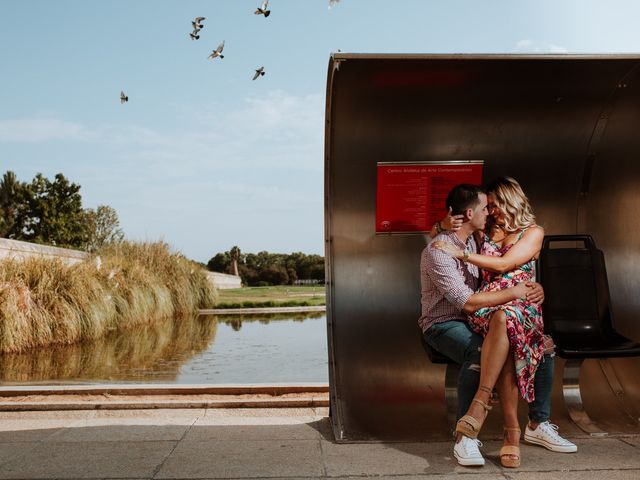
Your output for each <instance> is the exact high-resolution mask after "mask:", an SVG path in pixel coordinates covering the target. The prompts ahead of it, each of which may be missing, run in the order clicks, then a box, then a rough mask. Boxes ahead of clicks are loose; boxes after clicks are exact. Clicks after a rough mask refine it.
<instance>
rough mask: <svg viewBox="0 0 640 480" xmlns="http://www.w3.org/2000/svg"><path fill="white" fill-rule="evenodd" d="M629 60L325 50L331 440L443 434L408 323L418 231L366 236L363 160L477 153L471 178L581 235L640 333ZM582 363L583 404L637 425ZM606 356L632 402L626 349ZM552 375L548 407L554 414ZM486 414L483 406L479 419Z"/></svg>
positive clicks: (372, 184) (559, 407) (636, 98)
mask: <svg viewBox="0 0 640 480" xmlns="http://www.w3.org/2000/svg"><path fill="white" fill-rule="evenodd" d="M638 65H640V56H633V55H628V56H624V55H623V56H606V55H601V56H568V55H565V56H486V55H485V56H477V55H476V56H474V55H455V56H438V55H435V56H434V55H404V56H403V55H356V54H337V55H334V56H332V58H331V59H330V62H329V72H328V82H327V112H326V135H325V235H326V259H327V280H328V311H327V319H328V336H329V356H330V359H329V361H330V363H329V365H330V385H331V411H332V421H333V425H334V433H335V435H336V438H337V439H338V440H342V441H355V440H357V441H368V440H371V441H375V440H384V439H406V440H412V439H425V438H432V439H436V438H449V432H448V426H447V420H446V407H445V401H444V398H445V394H444V367H443V366H442V365H432V364H430V362H429V360H428V359H427V357H426V355H425V353H424V351H423V350H422V347H421V344H420V339H419V331H418V327H417V319H418V317H419V314H420V278H419V260H420V253H421V250H422V248H423V247H424V245H425V238H424V237H423V236H421V235H402V236H380V235H378V236H376V235H375V205H376V198H375V195H376V163H377V162H419V161H449V160H459V159H468V158H479V159H483V160H484V161H485V178H486V179H491V178H492V177H495V176H498V175H511V176H513V177H515V178H517V179H518V180H519V181H520V182H521V184H522V185H523V188H524V189H525V191H526V192H527V194H528V195H529V197H530V199H531V201H532V204H533V206H534V208H535V210H536V213H537V216H538V220H539V222H540V223H541V224H542V225H544V227H545V228H546V231H547V233H549V234H556V233H557V234H560V233H590V234H591V235H593V236H594V238H595V239H596V241H597V243H598V245H599V247H600V248H602V249H603V251H604V252H605V257H606V260H607V266H608V274H609V281H610V284H611V293H612V298H613V309H614V314H615V316H616V320H617V325H618V326H619V329H620V330H621V331H622V333H624V334H626V335H627V336H629V337H631V338H634V339H635V340H640V323H639V322H638V318H640V295H637V292H638V287H639V286H640V285H639V284H640V275H639V273H640V229H637V228H634V227H633V223H634V222H635V221H636V220H635V219H636V218H640V215H639V214H640V201H639V200H640V198H639V196H640V189H639V188H638V186H640V162H638V161H637V158H638V157H639V156H640V155H639V154H640V135H637V133H636V129H637V127H636V126H637V125H638V116H639V115H640V84H639V82H638V78H637V73H636V72H638V68H637V67H638ZM634 293H636V295H634ZM590 362H591V361H586V362H585V368H584V369H583V375H582V378H581V380H580V382H581V388H582V395H583V398H584V402H585V408H586V409H587V410H588V413H589V415H590V416H591V417H592V418H593V419H594V420H595V421H598V420H599V419H600V420H602V421H605V423H607V424H608V425H609V426H611V428H613V430H615V431H617V430H620V431H626V430H628V429H629V428H631V429H635V431H637V429H638V426H637V423H636V424H635V425H633V422H631V424H630V423H629V421H628V420H629V419H628V416H625V415H626V414H625V413H624V412H622V409H621V408H618V407H617V406H616V405H618V404H619V403H620V402H618V403H616V401H615V396H616V395H615V394H614V393H613V391H612V389H611V388H610V385H609V383H608V382H607V378H608V377H607V376H606V375H601V374H598V373H596V374H594V373H593V365H592V364H591V363H590ZM561 364H562V362H559V367H561ZM595 365H596V366H597V365H598V364H597V363H596V364H595ZM610 366H611V368H612V369H613V370H614V371H615V372H617V376H616V378H617V379H619V383H620V386H621V387H622V388H623V389H624V393H625V395H626V396H627V397H628V398H627V400H629V399H631V401H632V402H636V403H638V402H639V401H640V392H639V390H640V381H639V380H638V378H637V376H636V377H634V375H632V374H631V373H630V372H631V371H632V370H633V369H637V368H638V367H639V366H640V362H639V361H638V359H624V360H613V361H611V364H610ZM561 370H562V369H561V368H557V369H556V374H557V375H560V371H561ZM584 372H587V373H589V374H590V376H589V377H588V378H587V377H585V376H584ZM556 380H558V378H556ZM559 389H560V388H559V387H557V388H556V389H555V390H554V411H553V419H554V421H556V422H560V423H563V422H566V421H568V414H567V412H566V409H565V408H564V406H563V404H562V400H561V396H560V393H559V392H558V390H559ZM612 399H613V400H612ZM521 410H522V412H521V413H522V414H525V413H526V409H525V408H521ZM499 425H500V415H499V414H492V416H491V419H490V421H489V424H488V425H487V427H488V428H487V431H488V432H489V433H491V432H498V431H499ZM625 429H626V430H625Z"/></svg>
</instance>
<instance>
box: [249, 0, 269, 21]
mask: <svg viewBox="0 0 640 480" xmlns="http://www.w3.org/2000/svg"><path fill="white" fill-rule="evenodd" d="M268 7H269V0H264V2H262V6H260V7H258V8H257V9H256V11H255V12H253V13H255V14H256V15H264V18H267V17H268V16H269V15H271V10H267V8H268Z"/></svg>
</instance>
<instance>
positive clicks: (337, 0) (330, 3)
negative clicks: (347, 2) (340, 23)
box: [329, 0, 340, 8]
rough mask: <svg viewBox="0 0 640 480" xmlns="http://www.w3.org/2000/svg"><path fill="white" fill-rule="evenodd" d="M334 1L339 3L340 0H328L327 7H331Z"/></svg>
mask: <svg viewBox="0 0 640 480" xmlns="http://www.w3.org/2000/svg"><path fill="white" fill-rule="evenodd" d="M336 3H340V0H329V8H331V7H333V6H334V5H335V4H336Z"/></svg>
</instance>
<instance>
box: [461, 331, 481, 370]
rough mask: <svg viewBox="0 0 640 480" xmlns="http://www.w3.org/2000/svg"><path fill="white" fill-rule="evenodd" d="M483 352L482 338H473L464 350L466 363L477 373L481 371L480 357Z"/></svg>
mask: <svg viewBox="0 0 640 480" xmlns="http://www.w3.org/2000/svg"><path fill="white" fill-rule="evenodd" d="M481 352H482V338H480V337H478V338H475V336H474V337H472V339H471V341H470V342H469V344H468V345H467V347H466V348H465V350H464V360H465V363H466V364H468V365H470V367H469V368H471V369H472V370H475V371H477V372H479V371H480V355H481Z"/></svg>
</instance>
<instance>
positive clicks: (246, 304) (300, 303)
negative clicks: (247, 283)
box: [216, 285, 325, 308]
mask: <svg viewBox="0 0 640 480" xmlns="http://www.w3.org/2000/svg"><path fill="white" fill-rule="evenodd" d="M324 304H325V289H324V285H320V286H317V285H316V286H289V285H280V286H275V287H244V288H233V289H229V290H218V303H217V304H216V308H251V307H306V306H318V305H324Z"/></svg>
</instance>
